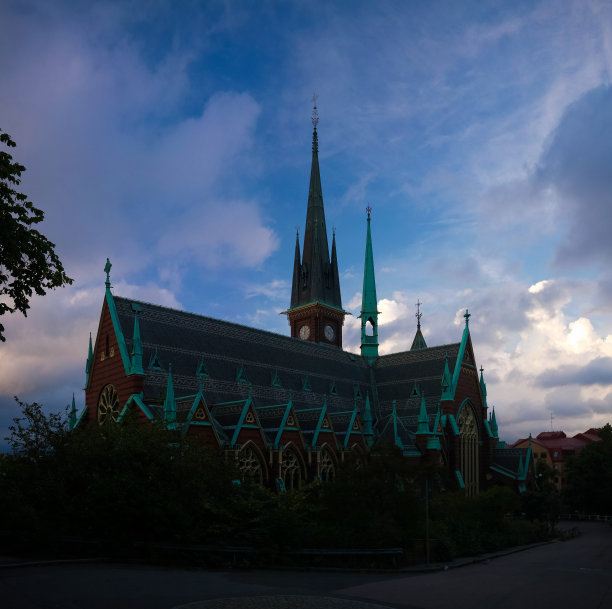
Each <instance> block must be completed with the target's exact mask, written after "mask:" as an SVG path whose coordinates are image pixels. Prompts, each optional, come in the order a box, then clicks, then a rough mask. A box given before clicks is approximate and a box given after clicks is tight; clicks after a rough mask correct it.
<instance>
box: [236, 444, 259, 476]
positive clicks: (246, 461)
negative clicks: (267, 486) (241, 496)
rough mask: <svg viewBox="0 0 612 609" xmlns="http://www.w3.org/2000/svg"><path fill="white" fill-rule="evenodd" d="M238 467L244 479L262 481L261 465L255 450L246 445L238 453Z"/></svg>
mask: <svg viewBox="0 0 612 609" xmlns="http://www.w3.org/2000/svg"><path fill="white" fill-rule="evenodd" d="M238 469H239V470H240V473H241V474H242V478H243V479H244V480H252V481H253V482H258V483H259V484H262V483H263V480H264V476H263V467H262V465H261V461H260V460H259V458H258V457H257V454H256V453H255V451H254V450H253V449H252V448H250V447H249V446H246V447H245V448H243V449H242V450H241V451H240V453H239V454H238Z"/></svg>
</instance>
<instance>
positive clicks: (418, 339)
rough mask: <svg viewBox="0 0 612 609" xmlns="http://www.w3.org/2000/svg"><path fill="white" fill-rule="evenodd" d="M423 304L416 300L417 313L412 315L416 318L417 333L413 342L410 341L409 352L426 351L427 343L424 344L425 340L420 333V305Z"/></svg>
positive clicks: (421, 314)
mask: <svg viewBox="0 0 612 609" xmlns="http://www.w3.org/2000/svg"><path fill="white" fill-rule="evenodd" d="M422 304H423V303H422V302H421V301H420V300H417V303H416V305H415V306H416V308H417V312H416V313H415V314H414V315H415V317H416V318H417V331H416V334H415V335H414V340H413V341H412V347H410V350H411V351H415V350H417V349H427V343H426V342H425V338H424V337H423V334H422V332H421V317H423V313H421V305H422Z"/></svg>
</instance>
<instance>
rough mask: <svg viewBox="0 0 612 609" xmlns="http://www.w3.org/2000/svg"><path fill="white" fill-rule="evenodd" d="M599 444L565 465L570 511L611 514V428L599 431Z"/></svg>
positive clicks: (593, 444) (586, 447) (589, 445)
mask: <svg viewBox="0 0 612 609" xmlns="http://www.w3.org/2000/svg"><path fill="white" fill-rule="evenodd" d="M599 436H600V438H601V441H599V442H593V443H591V444H587V445H586V446H585V447H584V448H583V449H582V450H581V451H580V452H579V453H578V454H577V455H576V456H575V457H573V458H572V459H571V460H570V461H569V462H568V465H567V489H566V498H567V501H568V503H569V504H570V506H571V507H572V509H574V510H578V511H581V512H587V513H591V514H610V513H611V510H612V426H611V425H610V424H609V423H607V424H606V425H605V426H604V427H603V428H602V429H601V430H600V431H599Z"/></svg>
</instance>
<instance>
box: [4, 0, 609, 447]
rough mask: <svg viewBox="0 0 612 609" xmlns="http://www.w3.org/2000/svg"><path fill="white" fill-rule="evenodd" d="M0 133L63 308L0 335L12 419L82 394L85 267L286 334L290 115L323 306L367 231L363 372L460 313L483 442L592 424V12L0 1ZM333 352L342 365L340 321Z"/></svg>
mask: <svg viewBox="0 0 612 609" xmlns="http://www.w3.org/2000/svg"><path fill="white" fill-rule="evenodd" d="M0 23H2V24H3V26H2V29H3V36H2V38H1V39H0V81H1V83H2V86H1V87H0V128H2V129H3V130H4V131H6V132H8V133H10V134H11V135H12V136H13V138H14V139H15V140H16V142H17V144H18V146H17V148H16V149H14V151H13V152H14V157H15V159H17V160H19V161H20V162H21V163H23V164H24V165H26V167H27V168H28V170H27V172H26V174H25V175H24V179H23V182H22V187H23V191H24V192H26V193H27V194H28V195H29V196H30V198H31V200H32V201H33V202H34V203H35V204H36V205H38V206H39V207H41V208H43V209H44V210H45V212H46V219H45V222H44V224H43V227H42V229H43V232H45V234H46V235H47V236H48V237H49V238H50V239H51V240H52V241H53V242H54V243H56V245H57V251H58V253H59V254H60V256H61V258H62V260H63V261H64V264H65V267H66V269H67V271H68V273H69V274H70V275H71V276H72V277H73V278H74V279H75V283H74V285H73V286H72V287H70V288H67V289H63V290H57V291H55V292H53V293H51V294H49V295H47V296H45V297H44V298H34V299H33V301H32V308H31V311H30V312H29V315H28V317H27V318H26V319H24V318H23V317H19V316H17V315H12V316H10V317H8V318H6V317H5V319H4V320H3V323H4V324H5V326H6V335H7V342H6V343H4V344H1V345H0V432H1V433H0V437H3V436H4V435H6V431H5V430H6V428H7V426H8V424H9V422H10V420H11V418H12V417H13V416H15V415H16V413H17V411H16V409H15V406H14V403H13V400H12V396H13V395H18V396H20V398H22V399H25V400H30V401H33V400H37V401H39V402H42V403H44V404H45V406H46V407H47V408H49V409H58V408H61V407H63V406H64V405H66V404H67V403H68V402H69V401H70V399H71V396H72V392H73V391H74V392H75V394H76V400H77V404H78V405H82V404H83V403H84V393H83V391H82V386H83V383H84V366H85V358H86V354H87V341H88V337H89V332H95V330H96V327H97V322H98V319H99V314H100V309H101V305H102V299H103V293H104V279H105V276H104V272H103V267H104V264H105V261H106V257H107V256H108V257H109V258H110V259H111V261H112V263H113V269H112V282H113V285H114V291H115V293H116V294H119V295H123V296H128V297H133V298H139V299H141V300H147V301H151V302H155V303H160V304H165V305H169V306H174V307H178V308H181V309H186V310H189V311H193V312H196V313H201V314H204V315H210V316H213V317H218V318H222V319H228V320H231V321H235V322H238V323H244V324H247V325H255V326H257V327H261V328H265V329H268V330H272V331H277V332H281V333H284V334H288V332H289V327H288V325H287V321H286V319H285V317H284V316H282V315H279V313H280V312H281V311H283V310H285V309H286V307H287V306H288V304H289V298H290V281H291V272H292V264H293V251H294V245H295V230H296V227H299V228H300V231H302V230H303V225H304V221H305V216H306V201H307V191H308V180H309V171H310V155H311V136H312V125H311V123H310V114H311V110H312V102H311V98H312V96H313V92H315V91H316V92H317V94H318V96H319V99H318V107H319V114H320V122H319V149H320V167H321V177H322V184H323V196H324V201H325V207H326V217H327V224H328V228H329V229H330V230H331V227H332V226H335V227H336V231H337V232H336V238H337V243H338V257H339V266H340V274H341V282H342V297H343V304H344V306H345V308H346V309H347V310H349V311H351V312H353V313H354V314H355V313H357V314H358V309H359V306H360V299H359V293H360V289H361V281H362V265H363V257H364V246H365V228H366V226H365V207H366V205H368V204H370V205H371V206H372V208H373V215H372V235H373V244H374V258H375V265H376V278H377V292H378V297H379V310H380V311H381V312H382V315H381V317H380V330H379V338H380V340H381V352H383V353H388V352H394V351H398V350H403V349H408V348H409V347H410V344H411V342H412V338H413V335H414V331H415V326H416V321H415V318H414V313H415V306H414V304H415V303H416V302H417V299H420V301H421V302H422V303H423V307H422V311H423V319H422V325H423V330H424V334H425V338H426V340H427V342H428V344H429V345H435V344H444V343H450V342H457V341H458V340H459V339H460V337H461V330H462V327H463V322H464V320H463V317H462V316H463V313H464V311H465V308H466V307H467V308H469V310H470V312H471V313H472V318H471V320H470V327H471V330H472V339H473V343H474V347H475V351H476V358H477V363H478V365H479V366H480V365H482V366H483V367H484V369H485V378H486V380H487V383H488V401H489V404H490V405H494V406H495V408H496V415H497V420H498V422H499V424H500V432H501V435H502V437H503V438H504V439H506V440H508V441H513V440H515V439H517V438H518V437H520V436H525V435H527V434H528V433H530V432H531V433H533V434H534V435H535V434H537V433H539V432H540V431H546V430H549V429H550V427H551V414H552V417H553V418H552V425H553V427H554V428H555V429H563V430H565V431H566V433H568V434H573V433H576V432H578V431H584V430H585V429H587V428H589V427H592V426H600V425H602V424H604V423H606V422H608V421H611V420H612V416H611V412H612V304H611V303H612V298H611V296H612V270H611V269H612V265H611V264H610V263H611V262H612V240H610V236H609V235H610V227H611V226H612V200H611V195H610V193H611V192H612V171H610V167H611V166H612V87H611V83H610V77H611V73H612V6H611V5H610V3H609V2H603V1H602V2H598V1H592V2H584V1H577V2H571V1H558V0H555V1H547V0H544V1H542V2H534V1H530V2H513V3H499V2H436V1H433V2H417V1H413V2H407V1H404V2H377V3H372V2H348V1H347V2H316V1H314V2H301V1H299V2H298V1H295V2H290V1H287V2H273V1H270V2H264V1H262V2H247V1H244V2H233V1H231V0H227V1H225V2H214V1H207V2H196V1H192V2H180V3H176V2H169V1H168V2H164V1H161V0H159V1H156V2H145V1H131V2H130V1H127V2H126V1H124V2H69V1H65V2H61V1H58V0H47V1H45V2H43V1H27V0H22V1H19V2H11V1H10V0H8V1H5V2H3V3H2V4H1V5H0ZM344 342H345V346H346V347H347V348H349V349H352V350H358V345H359V331H358V324H357V321H356V319H355V318H348V320H347V322H346V325H345V331H344Z"/></svg>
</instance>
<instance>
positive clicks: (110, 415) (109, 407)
mask: <svg viewBox="0 0 612 609" xmlns="http://www.w3.org/2000/svg"><path fill="white" fill-rule="evenodd" d="M118 417H119V398H118V397H117V390H116V389H115V387H114V386H113V385H105V386H104V387H103V388H102V391H101V392H100V397H99V398H98V423H100V424H102V423H106V421H116V420H117V418H118Z"/></svg>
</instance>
